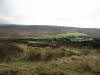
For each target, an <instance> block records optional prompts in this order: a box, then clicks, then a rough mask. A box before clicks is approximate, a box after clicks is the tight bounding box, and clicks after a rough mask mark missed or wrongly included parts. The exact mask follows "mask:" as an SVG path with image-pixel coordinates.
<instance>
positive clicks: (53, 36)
mask: <svg viewBox="0 0 100 75" xmlns="http://www.w3.org/2000/svg"><path fill="white" fill-rule="evenodd" d="M73 36H75V37H78V36H86V37H87V36H89V35H87V34H84V33H77V32H76V33H64V34H58V35H46V36H45V35H43V36H23V37H13V36H12V37H11V36H10V37H0V38H21V39H54V38H65V37H66V38H67V37H73Z"/></svg>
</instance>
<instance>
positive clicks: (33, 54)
mask: <svg viewBox="0 0 100 75" xmlns="http://www.w3.org/2000/svg"><path fill="white" fill-rule="evenodd" d="M65 40H67V41H68V39H65V38H63V39H57V40H56V41H57V45H55V46H57V47H55V46H53V44H52V42H51V41H52V40H45V39H44V40H35V41H34V40H31V39H28V40H27V39H23V40H22V39H8V40H7V39H1V40H0V75H100V50H99V49H100V48H99V45H98V44H99V43H100V41H99V39H94V40H91V41H90V40H89V41H81V42H80V41H74V42H71V41H70V42H67V41H65ZM33 42H34V43H35V44H36V46H33V45H32V43H33ZM41 42H43V43H41ZM58 43H59V44H58ZM30 44H31V45H30ZM37 44H38V45H37ZM39 44H42V45H39ZM45 44H48V45H47V46H46V47H44V45H45ZM52 46H53V47H52ZM91 46H92V47H91Z"/></svg>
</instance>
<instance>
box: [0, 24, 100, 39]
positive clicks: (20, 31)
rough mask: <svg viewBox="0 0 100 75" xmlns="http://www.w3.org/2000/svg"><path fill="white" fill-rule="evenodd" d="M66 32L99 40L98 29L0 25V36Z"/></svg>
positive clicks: (99, 32)
mask: <svg viewBox="0 0 100 75" xmlns="http://www.w3.org/2000/svg"><path fill="white" fill-rule="evenodd" d="M67 32H80V33H86V34H89V35H91V36H92V37H97V38H100V29H96V28H74V27H63V26H46V25H29V26H25V25H0V36H32V35H33V36H38V35H55V34H62V33H67Z"/></svg>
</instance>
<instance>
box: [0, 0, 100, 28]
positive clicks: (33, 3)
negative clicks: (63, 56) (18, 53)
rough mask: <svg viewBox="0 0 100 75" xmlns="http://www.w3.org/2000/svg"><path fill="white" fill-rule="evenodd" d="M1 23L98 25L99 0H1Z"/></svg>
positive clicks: (99, 23) (98, 26)
mask: <svg viewBox="0 0 100 75" xmlns="http://www.w3.org/2000/svg"><path fill="white" fill-rule="evenodd" d="M0 23H1V24H25V25H29V24H30V25H60V26H73V27H91V28H93V27H94V28H100V0H0Z"/></svg>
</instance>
